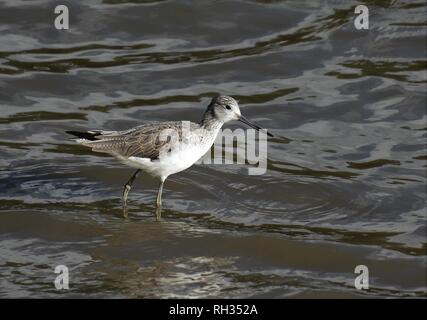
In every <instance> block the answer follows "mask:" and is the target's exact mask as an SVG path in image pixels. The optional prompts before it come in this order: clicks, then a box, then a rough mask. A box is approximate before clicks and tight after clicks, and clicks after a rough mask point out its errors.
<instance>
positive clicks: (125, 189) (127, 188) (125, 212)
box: [123, 169, 141, 218]
mask: <svg viewBox="0 0 427 320" xmlns="http://www.w3.org/2000/svg"><path fill="white" fill-rule="evenodd" d="M140 172H141V170H140V169H138V170H136V171H135V173H134V174H133V175H132V177H130V179H129V180H128V182H126V184H125V186H124V187H123V216H124V217H125V218H127V216H128V207H127V199H128V194H129V191H130V188H131V187H132V183H133V181H134V180H135V179H136V177H137V176H138V175H139V173H140Z"/></svg>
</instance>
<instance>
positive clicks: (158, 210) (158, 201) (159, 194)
mask: <svg viewBox="0 0 427 320" xmlns="http://www.w3.org/2000/svg"><path fill="white" fill-rule="evenodd" d="M164 183H165V180H160V186H159V191H158V192H157V199H156V220H157V221H159V220H160V218H161V215H162V191H163V184H164Z"/></svg>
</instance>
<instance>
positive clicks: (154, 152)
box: [69, 121, 198, 160]
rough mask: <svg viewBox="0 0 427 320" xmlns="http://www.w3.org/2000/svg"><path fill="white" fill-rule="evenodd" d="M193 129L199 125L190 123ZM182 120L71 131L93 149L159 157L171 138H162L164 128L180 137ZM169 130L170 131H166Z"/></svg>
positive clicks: (112, 152) (123, 154)
mask: <svg viewBox="0 0 427 320" xmlns="http://www.w3.org/2000/svg"><path fill="white" fill-rule="evenodd" d="M190 124H191V127H190V128H191V129H194V128H197V127H198V125H197V124H195V123H190ZM181 128H182V122H180V121H173V122H152V123H148V124H144V125H141V126H138V127H135V128H133V129H130V130H126V131H88V132H84V133H83V132H74V131H73V132H69V133H71V134H73V135H76V136H78V137H80V138H82V139H80V140H79V142H80V143H82V144H83V145H85V146H88V147H91V148H92V150H93V151H97V152H104V153H110V154H113V155H118V156H123V157H132V156H134V157H141V158H150V159H151V160H154V159H158V158H159V153H160V151H161V150H162V148H163V147H166V144H168V143H169V141H170V139H167V140H166V139H165V138H164V136H163V137H162V138H161V137H160V135H161V133H162V132H165V131H164V130H168V129H172V130H174V131H175V132H176V133H177V135H178V137H179V139H181V134H182V130H181ZM166 132H168V131H166Z"/></svg>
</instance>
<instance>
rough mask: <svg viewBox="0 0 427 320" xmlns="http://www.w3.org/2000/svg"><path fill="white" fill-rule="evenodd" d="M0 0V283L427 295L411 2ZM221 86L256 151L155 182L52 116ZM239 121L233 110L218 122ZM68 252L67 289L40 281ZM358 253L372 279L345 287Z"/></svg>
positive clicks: (272, 294)
mask: <svg viewBox="0 0 427 320" xmlns="http://www.w3.org/2000/svg"><path fill="white" fill-rule="evenodd" d="M363 3H364V4H366V5H368V7H369V8H370V12H371V17H370V29H369V30H361V31H358V30H356V29H355V28H354V25H353V19H354V16H355V15H354V13H353V12H354V7H355V5H357V4H360V3H359V2H356V1H345V2H341V1H318V2H312V1H296V0H295V1H215V2H213V1H197V2H190V1H137V0H133V1H132V0H129V1H126V0H121V1H114V0H104V1H102V0H91V1H84V2H83V1H63V4H66V5H67V6H68V7H69V9H70V30H68V31H65V30H61V31H58V30H56V29H55V28H54V26H53V21H54V17H55V15H54V14H53V10H54V7H55V5H56V4H57V3H56V2H53V1H45V0H38V1H12V0H6V1H0V21H1V22H0V210H1V211H0V297H38V298H40V297H139V298H187V297H191V298H207V297H220V298H234V297H241V298H255V297H258V298H285V297H298V298H300V297H307V298H313V297H343V298H347V297H420V296H424V297H425V295H426V287H427V286H426V272H425V271H426V248H427V245H426V204H425V203H426V165H427V164H426V160H427V151H426V145H425V141H426V140H425V138H426V130H427V124H426V94H425V92H426V82H427V76H426V67H427V59H426V50H427V49H426V48H427V43H426V30H427V29H426V26H427V23H426V13H427V12H426V4H425V2H424V1H363ZM219 93H221V94H228V95H232V96H234V97H236V98H237V99H238V100H239V102H240V104H241V109H242V112H243V114H245V115H246V117H247V118H249V119H252V120H253V121H256V122H257V123H259V124H260V125H262V126H263V127H266V128H268V129H270V130H271V131H272V132H274V133H275V134H276V136H277V137H276V138H274V139H271V140H269V144H268V170H267V172H266V173H265V174H264V175H261V176H251V175H248V171H247V167H246V166H244V165H195V166H193V167H192V168H190V169H189V170H187V171H185V172H182V173H179V174H176V175H173V176H171V177H170V178H169V179H168V180H167V182H166V184H165V189H164V193H163V206H164V209H163V221H162V222H160V223H158V222H156V221H155V220H154V217H153V213H154V206H153V204H154V201H155V196H156V192H157V186H158V183H157V181H155V180H154V179H153V178H150V177H148V176H142V177H141V178H139V179H138V180H137V182H136V183H135V186H134V188H133V189H132V192H131V193H130V198H129V208H130V212H129V215H130V217H129V219H128V220H124V219H123V218H122V217H121V202H120V195H121V189H122V186H123V184H124V183H125V182H126V180H127V179H128V178H129V177H130V175H131V174H132V169H129V168H126V167H124V166H123V165H122V164H120V163H118V162H117V161H116V160H115V159H113V158H110V157H107V156H104V155H102V154H95V153H92V152H90V151H88V150H86V149H84V148H82V147H81V146H78V145H76V144H74V143H73V142H72V141H70V140H69V137H68V136H67V135H66V134H65V133H64V131H65V130H73V129H74V130H75V129H86V128H102V129H111V130H121V129H126V128H129V127H132V126H135V125H139V124H142V123H144V122H146V121H152V120H156V121H157V120H159V121H164V120H192V121H198V120H199V119H200V117H201V114H202V113H203V111H204V108H205V106H206V104H207V103H208V101H209V99H210V97H212V96H213V95H215V94H219ZM227 127H229V128H237V127H238V124H230V125H227ZM59 264H63V265H66V266H68V267H69V269H70V290H68V291H65V292H64V291H58V290H56V289H55V287H54V285H53V281H54V279H55V276H56V275H55V274H54V272H53V270H54V268H55V266H57V265H59ZM361 264H363V265H366V266H368V268H369V271H370V289H369V290H366V291H360V290H356V289H355V288H354V285H353V283H354V278H355V277H356V275H355V274H354V268H355V267H356V266H357V265H361Z"/></svg>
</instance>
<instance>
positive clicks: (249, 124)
mask: <svg viewBox="0 0 427 320" xmlns="http://www.w3.org/2000/svg"><path fill="white" fill-rule="evenodd" d="M239 121H240V122H243V123H244V124H246V125H248V126H249V127H251V128H254V129H255V130H258V131H260V130H262V131H264V129H263V128H261V127H258V126H257V125H256V124H254V123H252V122H250V121H249V120H248V119H246V118H245V117H244V116H240V118H239ZM266 133H267V136H270V137H274V136H273V135H272V134H271V133H270V132H268V131H266Z"/></svg>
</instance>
